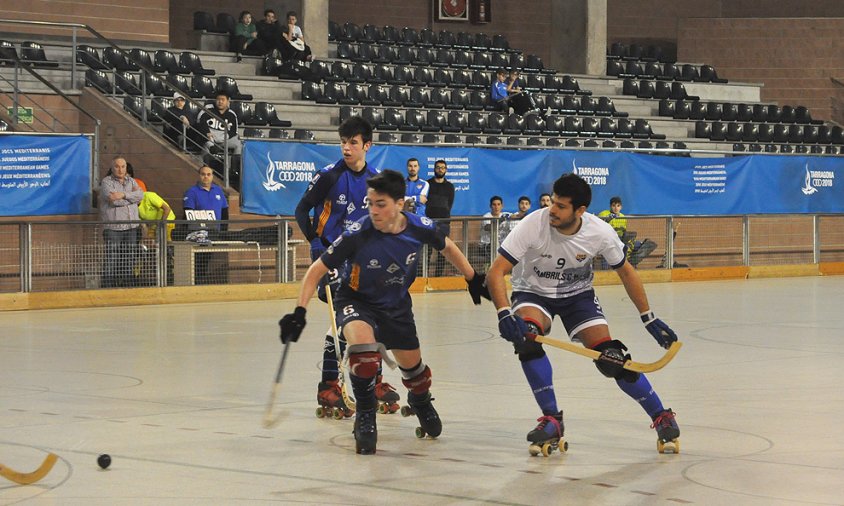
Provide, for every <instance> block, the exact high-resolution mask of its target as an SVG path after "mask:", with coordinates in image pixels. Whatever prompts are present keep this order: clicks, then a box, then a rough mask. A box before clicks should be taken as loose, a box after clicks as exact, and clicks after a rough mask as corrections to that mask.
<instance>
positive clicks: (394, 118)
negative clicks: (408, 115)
mask: <svg viewBox="0 0 844 506" xmlns="http://www.w3.org/2000/svg"><path fill="white" fill-rule="evenodd" d="M402 125H404V114H402V112H401V111H400V110H398V109H396V108H395V107H388V108H387V109H384V122H383V123H382V124H381V125H379V126H378V128H379V130H399V129H400V128H401V126H402Z"/></svg>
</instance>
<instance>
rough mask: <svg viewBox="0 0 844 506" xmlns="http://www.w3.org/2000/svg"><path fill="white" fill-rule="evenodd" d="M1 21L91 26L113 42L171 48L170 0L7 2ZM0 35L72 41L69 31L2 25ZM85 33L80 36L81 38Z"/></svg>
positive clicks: (39, 0)
mask: <svg viewBox="0 0 844 506" xmlns="http://www.w3.org/2000/svg"><path fill="white" fill-rule="evenodd" d="M0 17H3V18H7V19H21V20H28V21H55V22H63V23H82V24H87V25H89V26H91V27H92V28H94V30H96V31H98V32H100V33H101V34H102V35H103V36H105V37H108V38H109V39H113V40H133V41H134V40H143V41H149V42H154V43H159V44H167V43H168V42H169V39H170V2H169V0H146V1H144V2H137V1H135V0H100V1H97V2H93V1H91V0H64V1H62V2H56V1H49V0H4V1H3V9H2V14H0ZM0 31H2V32H3V33H10V34H14V35H15V36H16V37H23V38H33V39H35V40H39V39H38V37H30V36H32V35H35V34H39V35H51V36H61V37H69V36H70V35H71V32H70V30H68V29H61V30H59V29H47V28H34V27H22V26H20V25H2V24H0ZM81 33H82V32H80V34H81Z"/></svg>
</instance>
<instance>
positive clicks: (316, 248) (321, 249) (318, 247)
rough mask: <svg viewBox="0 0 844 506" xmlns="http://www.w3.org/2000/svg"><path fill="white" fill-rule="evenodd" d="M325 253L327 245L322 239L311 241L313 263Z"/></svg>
mask: <svg viewBox="0 0 844 506" xmlns="http://www.w3.org/2000/svg"><path fill="white" fill-rule="evenodd" d="M323 253H325V244H323V243H322V239H320V238H319V237H314V238H313V239H311V261H312V262H314V261H316V259H317V258H319V257H320V256H322V254H323Z"/></svg>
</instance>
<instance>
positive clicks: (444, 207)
mask: <svg viewBox="0 0 844 506" xmlns="http://www.w3.org/2000/svg"><path fill="white" fill-rule="evenodd" d="M447 171H448V165H447V164H446V163H445V160H437V161H436V162H434V177H432V178H431V179H429V180H428V185H429V187H430V189H429V190H428V201H427V203H426V205H425V216H427V217H428V218H431V219H433V220H437V228H438V229H439V230H440V231H441V232H442V233H443V235H445V236H448V235H450V234H451V223H449V218H451V208H452V206H454V185H453V184H452V183H451V181H449V180H447V179H446V178H445V173H446V172H447ZM434 256H435V259H434V276H442V275H443V270H444V269H445V257H444V256H442V255H441V254H440V252H439V251H436V250H434Z"/></svg>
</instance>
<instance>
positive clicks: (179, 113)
mask: <svg viewBox="0 0 844 506" xmlns="http://www.w3.org/2000/svg"><path fill="white" fill-rule="evenodd" d="M186 103H187V99H186V98H185V96H184V95H182V94H181V93H174V94H173V105H172V106H170V107H168V108H167V113H166V114H165V115H164V116H165V117H164V137H166V138H167V140H168V141H170V142H172V143H173V144H175V145H176V146H178V147H179V148H180V149H182V150H188V149H190V148H191V147H193V146H197V145H201V143H198V142H197V139H196V137H197V136H196V132H195V130H194V129H193V128H192V126H193V125H194V123H196V114H194V113H193V112H192V111H191V110H190V109H189V108H187V107H185V104H186Z"/></svg>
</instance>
